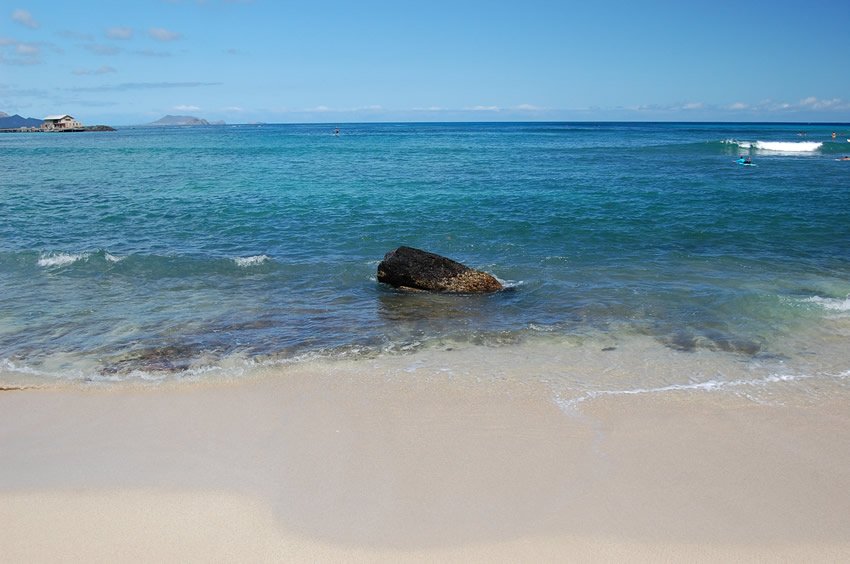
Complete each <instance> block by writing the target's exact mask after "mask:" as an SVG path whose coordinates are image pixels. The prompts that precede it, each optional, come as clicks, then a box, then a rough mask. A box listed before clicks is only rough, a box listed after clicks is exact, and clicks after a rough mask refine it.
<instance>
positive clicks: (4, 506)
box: [0, 347, 850, 562]
mask: <svg viewBox="0 0 850 564" xmlns="http://www.w3.org/2000/svg"><path fill="white" fill-rule="evenodd" d="M525 352H528V351H525ZM540 352H541V351H539V350H538V351H536V353H540ZM468 354H470V353H469V352H468V351H452V352H439V353H433V354H418V355H417V354H415V355H411V356H409V357H403V358H398V357H393V358H388V359H375V360H372V361H369V362H364V361H351V362H330V363H307V364H303V365H293V366H286V367H281V366H276V367H274V366H273V367H264V368H262V369H261V370H258V372H257V373H256V374H255V375H253V376H252V377H250V378H244V379H239V380H230V381H227V380H220V381H206V382H188V383H179V382H171V383H160V384H156V385H152V386H150V385H148V386H146V385H138V384H117V385H103V386H88V387H86V386H80V385H78V384H67V385H58V384H57V385H53V386H50V387H46V388H40V389H22V390H12V391H4V392H0V451H2V452H3V453H4V465H3V467H2V468H0V478H2V479H0V518H2V520H3V522H4V523H7V524H9V525H8V526H6V527H4V528H3V529H2V531H0V545H2V546H4V552H5V553H6V555H7V557H8V558H9V561H12V562H23V561H33V560H45V559H47V560H50V559H55V558H57V557H59V556H60V555H63V560H70V561H83V560H86V561H106V560H114V559H115V558H132V559H134V560H141V561H155V560H158V559H161V558H167V559H172V560H174V559H180V560H186V561H208V560H209V559H238V560H241V561H262V560H269V559H288V560H298V561H305V560H311V561H316V560H319V561H339V560H348V561H376V560H377V561H389V560H395V561H398V560H404V561H424V560H432V561H433V560H434V559H441V560H453V561H470V560H471V561H483V560H488V561H516V560H532V559H534V560H541V559H542V560H548V561H552V560H561V559H563V558H564V557H571V559H573V560H579V561H602V560H610V559H624V558H627V559H629V560H638V561H640V560H654V561H658V560H681V559H688V560H691V561H693V560H696V561H716V560H718V559H723V560H747V561H775V560H776V559H777V558H787V559H805V560H807V561H823V562H827V561H838V560H842V559H846V558H847V557H848V556H850V493H848V492H850V471H848V470H847V469H848V468H850V444H848V442H847V441H846V437H847V436H848V434H850V413H848V412H847V409H846V406H847V405H848V403H847V401H848V400H850V392H848V390H847V388H846V385H844V383H843V382H819V383H818V385H817V388H818V391H819V393H818V394H817V395H814V396H813V395H812V394H811V390H810V389H803V388H798V387H795V386H791V387H789V386H785V385H783V384H782V383H780V384H778V385H777V386H778V387H775V388H774V389H772V391H771V393H770V394H768V395H767V396H766V399H765V398H764V397H759V398H755V399H754V397H753V396H752V395H748V394H739V393H735V391H734V390H732V391H729V390H720V391H718V390H717V389H686V390H675V389H671V390H666V391H664V392H662V393H646V394H621V395H613V394H610V395H604V394H603V395H596V396H590V397H587V398H586V399H585V400H583V401H581V402H580V404H577V405H574V406H572V408H571V409H566V410H565V409H564V408H563V405H559V403H558V401H557V395H556V394H553V387H552V383H551V382H550V381H548V380H547V379H546V378H545V377H536V378H528V377H525V376H527V370H528V368H529V366H535V365H529V363H528V362H523V360H522V355H523V354H524V353H523V352H522V351H521V350H516V349H510V348H508V347H506V348H499V349H493V350H492V351H489V352H488V356H489V357H490V361H489V362H488V363H484V364H483V365H482V366H480V368H478V369H475V368H472V367H471V366H472V365H471V364H470V362H468V361H469V358H466V357H465V356H464V355H468ZM671 354H673V353H671ZM677 354H680V355H683V356H682V357H681V358H682V359H684V360H683V362H685V363H686V364H688V363H694V365H693V366H691V368H692V369H694V370H696V369H697V368H698V366H696V362H697V359H698V357H695V356H694V355H687V354H685V353H677ZM600 355H601V356H600ZM604 355H605V353H598V354H597V355H595V356H593V357H592V358H588V359H586V361H585V362H586V364H587V366H598V367H599V370H600V372H604V365H605V363H606V362H608V360H607V359H608V358H609V357H606V356H604ZM556 360H557V359H556ZM553 362H554V361H553ZM446 366H454V367H455V369H456V370H454V371H447V370H446V369H445V368H446ZM498 366H501V367H502V370H501V371H500V370H496V369H495V368H494V367H498ZM461 368H463V369H461ZM634 369H635V370H639V367H634ZM762 400H764V401H762Z"/></svg>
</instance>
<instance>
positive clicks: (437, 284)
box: [378, 247, 504, 294]
mask: <svg viewBox="0 0 850 564" xmlns="http://www.w3.org/2000/svg"><path fill="white" fill-rule="evenodd" d="M378 282H383V283H384V284H389V285H390V286H395V287H396V288H408V289H414V290H427V291H429V292H453V293H468V294H481V293H486V292H498V291H499V290H502V289H504V287H503V286H502V284H501V283H500V282H499V281H498V280H496V279H495V278H494V277H493V276H491V275H489V274H487V273H486V272H481V271H479V270H473V269H472V268H469V267H468V266H464V265H462V264H461V263H459V262H455V261H453V260H451V259H448V258H446V257H442V256H440V255H435V254H434V253H429V252H426V251H421V250H419V249H414V248H411V247H399V248H397V249H396V250H394V251H390V252H388V253H387V254H386V255H385V256H384V260H383V261H381V264H379V265H378Z"/></svg>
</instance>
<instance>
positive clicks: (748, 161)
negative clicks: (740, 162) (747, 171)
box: [744, 157, 753, 164]
mask: <svg viewBox="0 0 850 564" xmlns="http://www.w3.org/2000/svg"><path fill="white" fill-rule="evenodd" d="M744 164H753V159H751V158H750V157H747V158H745V159H744Z"/></svg>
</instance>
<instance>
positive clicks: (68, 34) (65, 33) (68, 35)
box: [56, 29, 94, 41]
mask: <svg viewBox="0 0 850 564" xmlns="http://www.w3.org/2000/svg"><path fill="white" fill-rule="evenodd" d="M56 35H58V36H59V37H61V38H62V39H72V40H75V41H94V36H93V35H92V34H90V33H83V32H80V31H73V30H71V29H63V30H61V31H57V32H56Z"/></svg>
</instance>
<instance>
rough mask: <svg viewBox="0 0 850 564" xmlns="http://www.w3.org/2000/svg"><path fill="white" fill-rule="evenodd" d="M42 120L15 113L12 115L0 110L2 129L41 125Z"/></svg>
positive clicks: (0, 127)
mask: <svg viewBox="0 0 850 564" xmlns="http://www.w3.org/2000/svg"><path fill="white" fill-rule="evenodd" d="M41 123H42V120H40V119H36V118H25V117H22V116H19V115H18V114H15V115H13V116H10V115H9V114H7V113H6V112H0V129H17V128H19V127H39V126H41Z"/></svg>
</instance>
